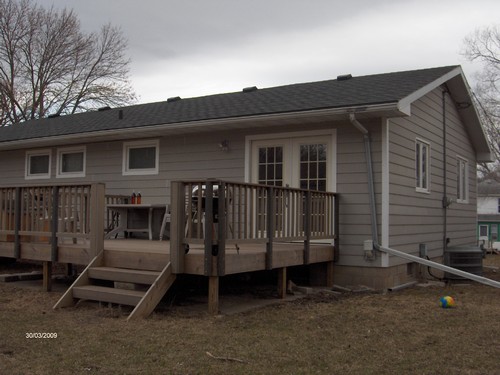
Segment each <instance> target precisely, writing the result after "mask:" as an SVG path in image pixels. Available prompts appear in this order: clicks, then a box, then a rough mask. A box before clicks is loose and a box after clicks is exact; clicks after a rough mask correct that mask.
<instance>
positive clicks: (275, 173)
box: [258, 146, 283, 186]
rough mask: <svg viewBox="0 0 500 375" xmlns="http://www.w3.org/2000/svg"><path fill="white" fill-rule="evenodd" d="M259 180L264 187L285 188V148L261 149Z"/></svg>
mask: <svg viewBox="0 0 500 375" xmlns="http://www.w3.org/2000/svg"><path fill="white" fill-rule="evenodd" d="M258 163H259V167H258V168H259V178H258V183H259V184H263V185H272V186H283V147H282V146H275V147H260V148H259V161H258Z"/></svg>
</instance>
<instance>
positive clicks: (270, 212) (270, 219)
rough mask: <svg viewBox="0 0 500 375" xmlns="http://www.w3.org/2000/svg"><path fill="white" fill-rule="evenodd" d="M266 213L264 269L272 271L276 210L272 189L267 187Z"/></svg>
mask: <svg viewBox="0 0 500 375" xmlns="http://www.w3.org/2000/svg"><path fill="white" fill-rule="evenodd" d="M266 208H267V213H266V219H267V223H266V232H267V244H266V269H268V270H271V269H273V237H274V222H275V220H276V210H275V202H274V188H273V187H272V186H269V187H268V188H267V207H266Z"/></svg>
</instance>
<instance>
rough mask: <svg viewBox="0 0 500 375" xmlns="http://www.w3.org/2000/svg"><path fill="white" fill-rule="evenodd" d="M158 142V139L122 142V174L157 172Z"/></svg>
mask: <svg viewBox="0 0 500 375" xmlns="http://www.w3.org/2000/svg"><path fill="white" fill-rule="evenodd" d="M159 155H160V142H159V141H158V140H152V141H151V140H149V141H138V142H125V143H124V144H123V175H124V176H130V175H150V174H158V171H159V157H160V156H159Z"/></svg>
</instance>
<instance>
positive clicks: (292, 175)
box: [251, 136, 332, 191]
mask: <svg viewBox="0 0 500 375" xmlns="http://www.w3.org/2000/svg"><path fill="white" fill-rule="evenodd" d="M331 153H332V144H331V140H330V139H328V137H324V136H321V137H300V138H298V137H297V138H280V139H269V140H256V141H253V142H252V172H251V176H252V182H255V183H259V184H263V185H272V186H291V187H296V188H301V189H311V190H319V191H327V190H331V189H332V186H331V179H332V172H331V169H332V165H331V163H332V157H331Z"/></svg>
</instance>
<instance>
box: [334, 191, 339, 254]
mask: <svg viewBox="0 0 500 375" xmlns="http://www.w3.org/2000/svg"><path fill="white" fill-rule="evenodd" d="M339 212H340V202H339V196H338V195H337V194H335V211H334V213H333V215H334V220H335V223H334V228H335V229H334V231H335V233H334V238H335V239H334V249H333V252H334V253H333V261H334V262H338V260H339V245H340V237H339V235H340V223H339V215H340V213H339Z"/></svg>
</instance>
